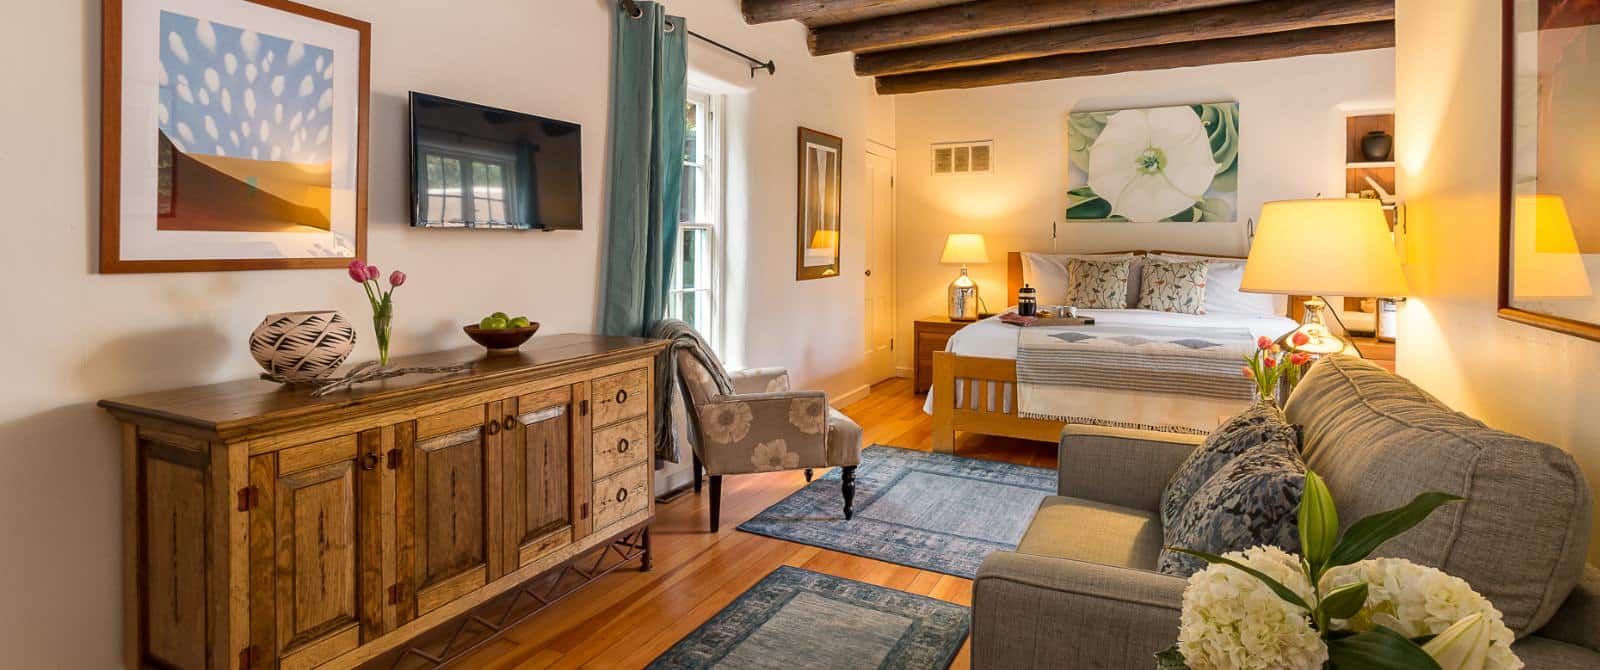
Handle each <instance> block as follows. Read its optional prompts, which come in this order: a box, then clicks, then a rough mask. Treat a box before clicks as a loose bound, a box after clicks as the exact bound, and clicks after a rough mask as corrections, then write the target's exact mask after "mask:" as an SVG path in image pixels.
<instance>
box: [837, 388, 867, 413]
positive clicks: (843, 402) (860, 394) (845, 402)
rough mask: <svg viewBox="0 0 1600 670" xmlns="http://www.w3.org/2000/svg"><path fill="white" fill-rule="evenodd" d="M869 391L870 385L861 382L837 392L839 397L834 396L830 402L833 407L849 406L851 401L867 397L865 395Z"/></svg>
mask: <svg viewBox="0 0 1600 670" xmlns="http://www.w3.org/2000/svg"><path fill="white" fill-rule="evenodd" d="M871 393H872V386H871V385H868V384H862V385H861V386H858V387H856V388H854V389H851V390H849V391H846V392H844V393H841V394H839V397H837V398H834V399H833V402H832V403H830V404H832V405H833V407H834V409H843V408H845V407H847V406H849V405H850V404H851V403H854V402H856V401H857V400H860V399H862V398H865V397H867V395H868V394H871Z"/></svg>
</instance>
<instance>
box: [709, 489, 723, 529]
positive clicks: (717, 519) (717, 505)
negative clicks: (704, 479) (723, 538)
mask: <svg viewBox="0 0 1600 670" xmlns="http://www.w3.org/2000/svg"><path fill="white" fill-rule="evenodd" d="M721 528H722V475H711V532H713V533H715V532H717V531H718V530H719V529H721Z"/></svg>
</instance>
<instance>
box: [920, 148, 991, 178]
mask: <svg viewBox="0 0 1600 670" xmlns="http://www.w3.org/2000/svg"><path fill="white" fill-rule="evenodd" d="M991 172H994V140H983V141H980V142H940V143H938V144H934V145H933V174H934V175H957V174H989V173H991Z"/></svg>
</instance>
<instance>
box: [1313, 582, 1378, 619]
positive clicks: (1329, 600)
mask: <svg viewBox="0 0 1600 670" xmlns="http://www.w3.org/2000/svg"><path fill="white" fill-rule="evenodd" d="M1366 604H1367V583H1366V582H1356V583H1354V584H1346V585H1344V586H1341V587H1339V588H1337V589H1334V590H1332V591H1330V592H1328V595H1325V596H1323V597H1322V612H1323V613H1324V614H1326V615H1327V618H1328V619H1348V618H1350V617H1353V616H1355V615H1356V612H1360V611H1361V607H1362V606H1363V605H1366Z"/></svg>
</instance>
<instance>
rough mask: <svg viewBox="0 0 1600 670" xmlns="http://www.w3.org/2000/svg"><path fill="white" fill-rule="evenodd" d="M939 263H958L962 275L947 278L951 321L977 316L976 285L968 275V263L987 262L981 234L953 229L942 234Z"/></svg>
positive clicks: (970, 319)
mask: <svg viewBox="0 0 1600 670" xmlns="http://www.w3.org/2000/svg"><path fill="white" fill-rule="evenodd" d="M939 262H940V263H960V264H961V276H959V277H956V280H955V281H953V282H950V295H949V301H948V302H947V303H946V305H945V306H946V308H947V313H948V315H949V317H950V320H951V321H977V320H978V305H979V302H978V285H977V284H976V283H974V282H973V281H972V277H970V276H968V275H967V264H968V263H987V262H989V250H988V249H987V248H985V247H984V245H983V236H982V235H978V234H976V233H952V234H951V235H950V237H947V238H945V241H944V253H943V254H942V255H940V256H939Z"/></svg>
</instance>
